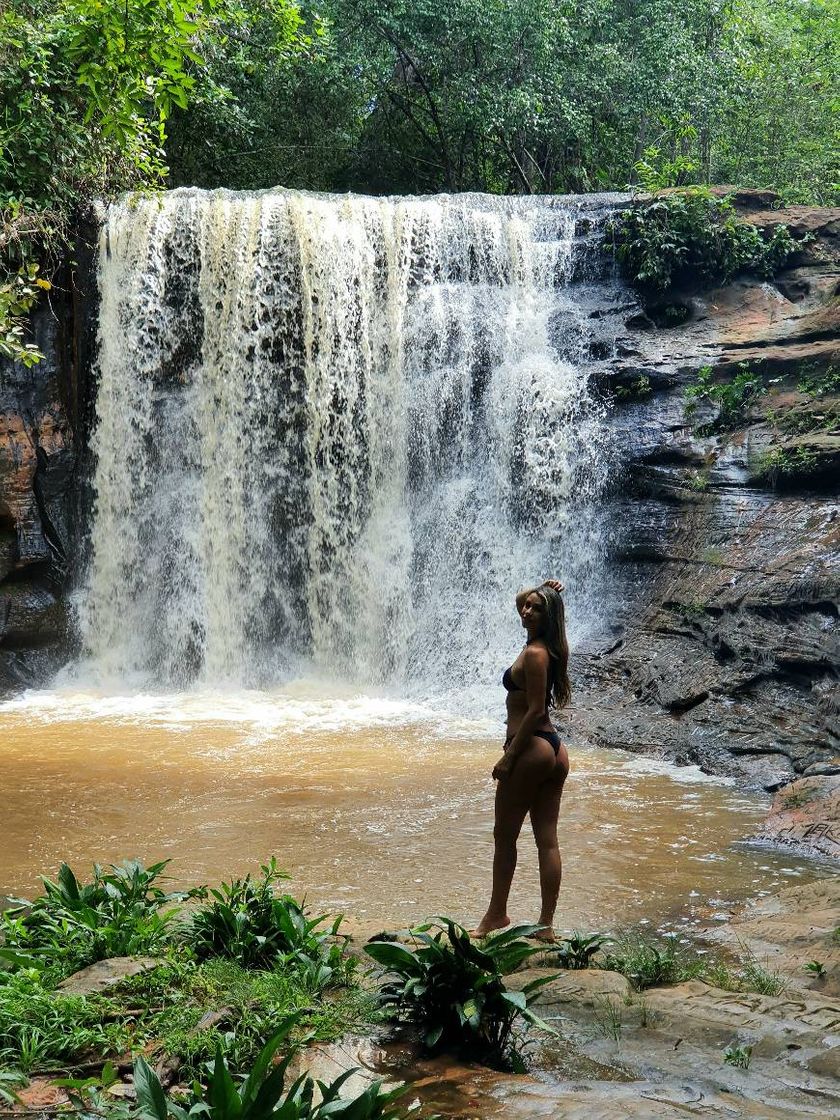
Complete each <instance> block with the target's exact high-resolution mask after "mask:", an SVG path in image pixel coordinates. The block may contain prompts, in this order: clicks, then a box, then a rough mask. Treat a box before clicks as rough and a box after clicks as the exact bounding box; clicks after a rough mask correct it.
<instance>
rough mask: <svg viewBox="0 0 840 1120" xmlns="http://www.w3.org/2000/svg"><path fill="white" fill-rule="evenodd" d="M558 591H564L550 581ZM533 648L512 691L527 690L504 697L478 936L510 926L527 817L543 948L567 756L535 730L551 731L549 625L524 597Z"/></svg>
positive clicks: (550, 927)
mask: <svg viewBox="0 0 840 1120" xmlns="http://www.w3.org/2000/svg"><path fill="white" fill-rule="evenodd" d="M546 583H547V585H548V586H549V587H551V588H553V589H554V590H555V591H558V592H560V591H562V584H560V583H558V582H557V581H556V580H547V581H546ZM516 606H517V609H518V611H519V615H520V618H521V620H522V625H523V627H524V628H525V630H526V632H527V634H528V644H527V645H526V646H525V647H524V649H523V650H522V651H521V652H520V654H519V656H518V657H517V658H516V660H515V661H514V663H513V665H512V666H511V672H512V676H513V681H514V684H517V685H518V686H519V688H520V689H522V691H516V692H508V693H507V735H508V739H509V740H510V741H509V743H508V745H507V747H506V748H505V753H504V754H503V755H502V757H501V758H500V759H499V761H498V762H497V763H496V765H495V766H494V767H493V777H494V778H495V779H496V780H497V782H498V785H497V786H496V821H495V827H494V829H493V839H494V853H493V889H492V894H491V897H490V905H489V906H488V907H487V913H486V914H485V915H484V917H483V918H482V919H481V921H480V922H479V924H478V926H477V928H476V929H475V930H473V931H472V932H473V936H475V937H484V936H485V935H486V934H488V933H490V932H491V931H492V930H495V929H503V928H504V927H505V926H507V925H510V917H509V916H508V912H507V904H508V896H509V894H510V886H511V882H512V881H513V873H514V871H515V870H516V843H517V840H518V839H519V833H520V831H521V829H522V824H523V822H524V820H525V817H526V816H527V815H528V814H530V816H531V827H532V829H533V831H534V840H535V841H536V844H537V853H538V856H539V867H540V893H541V896H542V907H541V910H540V916H539V922H538V924H539V925H541V926H543V929H542V930H541V931H540V932H539V933H537V934H535V935H534V936H535V938H537V939H538V940H541V941H554V912H555V910H556V908H557V896H558V894H559V891H560V881H561V878H562V873H563V865H562V861H561V858H560V849H559V846H558V842H557V817H558V814H559V812H560V798H561V797H562V794H563V785H564V783H565V781H566V777H567V776H568V773H569V755H568V752H567V750H566V747H565V745H561V747H560V750H559V752H558V754H557V755H556V756H555V754H554V748H553V747H552V746H551V744H550V743H547V742H546V740H545V739H540V738H537V737H536V736H535V735H534V732H535V731H551V730H553V727H552V724H551V720H550V719H549V717H548V711H547V709H546V691H547V688H548V679H549V662H550V657H549V653H548V650H547V648H546V646H545V643H544V642H543V641H541V638H540V635H541V633H542V630H543V626H544V617H543V611H544V608H543V603H542V600H541V599H540V597H539V596H538V595H535V594H534V593H531V594H530V595H527V597H526V596H524V595H520V596H518V597H517V602H516Z"/></svg>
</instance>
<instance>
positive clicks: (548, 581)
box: [543, 579, 565, 595]
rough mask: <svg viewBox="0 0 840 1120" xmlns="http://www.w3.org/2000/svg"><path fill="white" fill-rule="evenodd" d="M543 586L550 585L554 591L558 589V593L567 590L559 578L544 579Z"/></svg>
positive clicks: (560, 593)
mask: <svg viewBox="0 0 840 1120" xmlns="http://www.w3.org/2000/svg"><path fill="white" fill-rule="evenodd" d="M543 587H550V588H551V590H552V591H556V592H557V594H558V595H562V594H563V591H564V590H565V588H564V586H563V584H562V583H561V582H560V580H559V579H546V580H543Z"/></svg>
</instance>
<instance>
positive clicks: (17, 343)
mask: <svg viewBox="0 0 840 1120" xmlns="http://www.w3.org/2000/svg"><path fill="white" fill-rule="evenodd" d="M38 269H39V266H38V264H37V263H36V262H35V261H30V262H28V263H27V264H26V265H25V266H23V265H22V266H21V267H20V268H19V269H18V270H17V272H16V273H15V274H14V275H12V276H10V277H9V278H8V279H7V280H6V282H5V283H3V284H0V356H2V357H4V358H10V359H11V360H12V361H17V362H22V363H23V365H25V366H32V365H35V363H36V362H38V361H39V360H40V358H41V353H40V351H39V350H38V347H37V346H35V345H34V344H33V343H31V342H27V341H26V328H27V318H26V316H27V314H28V312H29V311H30V310H31V309H32V307H33V306H34V304H35V301H36V300H37V298H38V295H39V290H40V289H44V290H46V291H49V290H50V288H51V287H52V285H51V284H50V282H49V280H42V279H40V277H39V276H38Z"/></svg>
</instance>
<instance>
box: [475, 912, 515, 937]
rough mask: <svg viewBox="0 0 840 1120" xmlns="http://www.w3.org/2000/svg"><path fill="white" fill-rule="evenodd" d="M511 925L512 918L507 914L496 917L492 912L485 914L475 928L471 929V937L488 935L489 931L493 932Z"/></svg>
mask: <svg viewBox="0 0 840 1120" xmlns="http://www.w3.org/2000/svg"><path fill="white" fill-rule="evenodd" d="M509 925H510V918H509V917H508V916H507V914H503V915H502V917H501V918H494V917H492V916H491V915H490V914H485V915H484V917H483V918H482V919H481V921H480V922H479V923H478V925H477V926H476V927H475V929H471V930H470V937H486V936H487V934H488V933H493V931H494V930H497V929H504V928H505V926H509Z"/></svg>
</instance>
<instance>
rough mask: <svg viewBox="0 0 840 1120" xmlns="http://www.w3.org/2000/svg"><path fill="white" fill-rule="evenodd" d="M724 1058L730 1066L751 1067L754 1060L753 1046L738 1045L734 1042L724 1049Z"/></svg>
mask: <svg viewBox="0 0 840 1120" xmlns="http://www.w3.org/2000/svg"><path fill="white" fill-rule="evenodd" d="M723 1060H724V1061H725V1062H726V1064H727V1065H729V1066H737V1068H738V1069H749V1068H750V1062H751V1061H752V1046H738V1045H737V1044H736V1043H734V1042H733V1043H731V1044H730V1045H729V1046H727V1047H726V1049H725V1050H724V1052H723Z"/></svg>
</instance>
